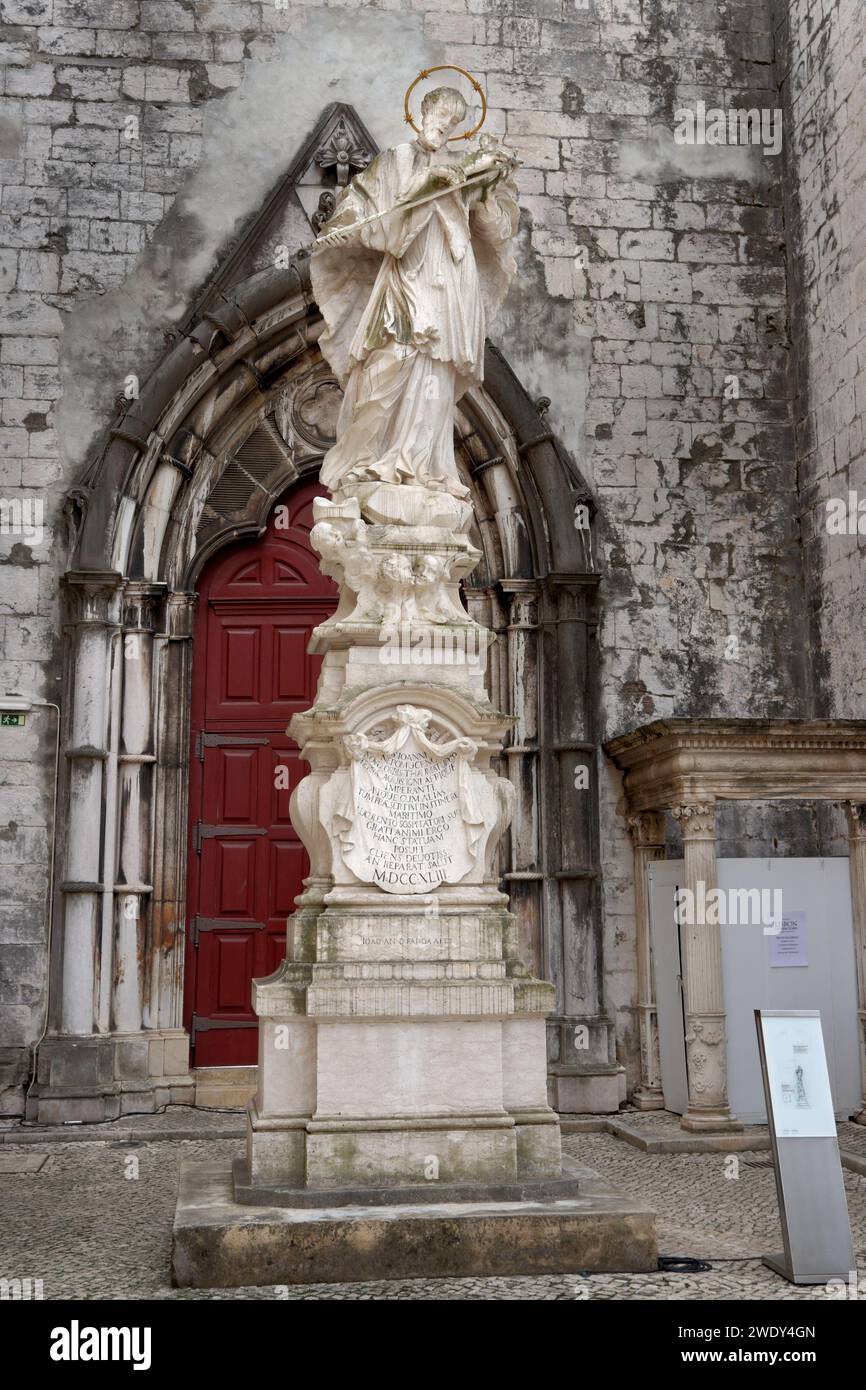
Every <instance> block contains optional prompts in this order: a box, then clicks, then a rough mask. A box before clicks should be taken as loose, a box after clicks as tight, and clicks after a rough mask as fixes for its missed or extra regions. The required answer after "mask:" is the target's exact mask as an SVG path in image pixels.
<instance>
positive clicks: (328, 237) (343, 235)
mask: <svg viewBox="0 0 866 1390" xmlns="http://www.w3.org/2000/svg"><path fill="white" fill-rule="evenodd" d="M352 234H353V228H352V227H335V228H334V230H333V231H332V232H325V233H324V234H323V235H322V236H320V237H319V239H318V244H319V245H320V246H345V244H346V242H347V241H351V239H352Z"/></svg>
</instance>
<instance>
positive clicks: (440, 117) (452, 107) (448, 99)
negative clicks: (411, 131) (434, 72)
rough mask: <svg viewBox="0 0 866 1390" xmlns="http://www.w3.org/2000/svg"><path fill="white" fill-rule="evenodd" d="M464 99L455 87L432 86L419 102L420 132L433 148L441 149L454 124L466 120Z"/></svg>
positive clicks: (466, 107) (456, 124)
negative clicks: (430, 90)
mask: <svg viewBox="0 0 866 1390" xmlns="http://www.w3.org/2000/svg"><path fill="white" fill-rule="evenodd" d="M468 109H469V108H468V106H467V104H466V99H465V97H464V96H463V95H462V93H460V92H458V90H457V88H456V87H434V89H433V91H432V92H426V93H425V95H424V99H423V101H422V102H421V133H422V135H423V136H424V139H425V141H426V142H427V144H428V145H430V146H431V147H432V148H433V149H434V150H438V149H441V147H442V146H443V145H444V144H445V141H446V140H447V139H448V136H449V135H450V134H451V132H452V130H453V129H454V127H455V126H458V125H461V124H462V123H463V121H465V120H466V113H467V111H468Z"/></svg>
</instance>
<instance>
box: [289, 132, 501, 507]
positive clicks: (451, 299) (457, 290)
mask: <svg viewBox="0 0 866 1390" xmlns="http://www.w3.org/2000/svg"><path fill="white" fill-rule="evenodd" d="M436 162H439V163H442V162H451V161H450V160H448V159H447V156H446V155H444V154H443V152H441V151H438V152H434V153H431V152H430V151H429V150H428V149H427V148H426V146H425V145H424V144H423V142H421V141H419V140H414V141H412V142H411V143H408V144H404V145H398V146H396V148H394V149H391V150H386V151H385V152H384V153H383V154H381V155H379V156H378V157H377V158H376V159H374V160H373V161H372V163H371V164H370V165H369V166H368V168H367V169H365V170H364V172H363V173H361V174H358V175H357V176H356V177H355V178H354V179H353V180H352V182H351V183H350V184H349V185H348V187H347V188H346V190H345V192H344V193H343V195H342V197H341V198H340V199H339V201H338V203H337V206H336V209H335V212H334V216H333V217H332V218H331V220H330V221H329V223H328V224H327V227H326V228H325V231H332V230H335V229H337V228H338V227H341V226H347V225H351V224H352V223H354V222H359V221H360V220H361V219H362V218H365V217H369V216H370V215H371V214H372V213H377V212H385V211H386V210H388V209H391V208H394V207H395V206H396V205H397V204H399V203H400V202H401V201H403V200H404V199H405V198H406V195H407V193H408V192H409V190H410V189H411V188H412V187H413V186H414V185H415V183H416V182H417V180H418V177H419V175H421V174H423V172H424V171H425V170H426V169H429V168H430V166H431V164H433V163H436ZM430 187H431V190H432V188H433V187H434V185H432V184H431V185H430ZM414 196H415V197H417V196H420V195H418V194H417V193H416V194H415V195H414ZM517 218H518V207H517V197H516V190H515V188H514V184H513V183H512V182H511V180H510V179H505V178H501V179H500V180H499V181H498V182H497V183H495V185H494V186H492V187H488V188H487V189H486V191H485V193H484V195H483V197H482V196H481V195H480V194H479V193H478V192H474V191H473V193H472V195H471V196H469V190H461V191H458V192H453V193H448V194H445V195H444V196H443V197H441V198H437V199H435V200H433V201H431V202H429V203H425V204H424V205H422V206H421V207H411V206H410V207H409V208H407V209H405V210H401V211H399V212H393V213H391V214H390V215H389V216H387V217H383V218H381V219H380V220H379V221H377V222H374V223H372V224H371V225H370V226H368V227H364V228H362V229H360V230H359V231H358V232H356V233H355V236H354V238H353V240H352V241H351V242H349V243H347V244H345V245H342V246H336V247H326V248H323V249H322V250H319V251H316V252H314V254H313V259H312V279H313V290H314V293H315V296H316V301H317V303H318V305H319V308H320V309H321V311H322V315H323V317H324V319H325V324H326V329H325V332H324V333H323V334H322V337H321V339H320V346H321V349H322V352H323V354H324V356H325V358H326V360H327V361H328V363H329V364H330V366H331V367H332V368H333V370H334V372H335V374H336V375H337V377H338V379H339V381H340V383H341V385H342V386H343V388H344V399H343V405H342V408H341V411H340V417H339V421H338V425H337V442H336V444H335V445H334V447H333V448H332V449H331V450H330V451H329V452H328V454H327V456H326V458H325V461H324V464H323V467H322V472H321V479H322V482H323V483H324V484H325V486H326V487H328V488H330V490H331V491H332V492H333V491H335V490H336V489H337V488H339V486H340V484H341V483H342V482H344V481H347V480H349V478H348V475H349V474H351V475H352V478H351V480H360V479H365V478H370V479H372V478H381V479H383V480H384V481H386V482H410V481H411V482H418V483H421V484H423V485H424V486H426V487H438V488H446V489H447V490H449V491H451V492H453V493H455V494H456V495H458V496H463V495H465V491H466V489H465V488H463V486H462V484H461V483H460V481H459V479H458V475H457V465H456V463H455V460H454V437H453V431H454V406H455V404H456V402H457V401H458V400H459V399H460V397H461V396H462V395H463V394H464V392H466V391H467V390H468V389H469V388H470V387H471V386H474V385H478V384H480V382H481V381H482V380H483V375H484V340H485V336H486V333H487V327H488V324H489V323H490V321H491V320H492V318H493V316H494V315H495V314H496V311H497V310H498V308H499V305H500V304H501V302H502V300H503V298H504V296H505V293H506V291H507V289H508V285H509V283H510V281H511V278H512V276H513V275H514V271H515V268H516V267H515V262H514V258H513V255H512V251H511V243H512V238H513V236H514V233H515V231H516V229H517Z"/></svg>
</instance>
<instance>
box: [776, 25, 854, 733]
mask: <svg viewBox="0 0 866 1390" xmlns="http://www.w3.org/2000/svg"><path fill="white" fill-rule="evenodd" d="M776 25H777V50H778V55H779V72H780V78H781V81H782V91H783V97H784V105H785V118H786V122H787V125H788V127H789V129H790V131H791V137H790V139H789V141H788V144H787V166H788V167H787V179H786V202H785V216H786V223H787V229H788V254H789V258H790V268H791V314H792V317H793V319H794V321H795V322H796V323H797V326H798V332H797V334H796V335H795V338H794V367H795V373H794V389H795V404H794V410H795V420H796V454H797V469H798V475H799V483H800V489H801V494H802V512H803V517H802V525H803V535H804V548H805V557H806V573H807V585H808V593H809V611H810V616H811V619H812V622H813V632H814V645H815V649H816V660H815V662H814V666H813V685H814V689H813V700H814V707H815V712H816V713H817V714H819V715H838V716H840V717H846V716H847V717H851V718H862V717H863V712H864V704H866V700H864V697H866V663H864V659H863V629H864V624H863V612H864V606H866V567H864V564H863V545H864V541H863V536H864V535H866V433H864V420H866V14H864V9H863V5H862V4H861V3H860V0H822V3H821V4H818V5H816V4H814V3H809V0H792V3H791V4H790V5H778V4H777V6H776ZM828 502H830V503H835V506H831V509H830V511H829V512H828V506H827V504H828ZM840 512H844V516H841V515H840Z"/></svg>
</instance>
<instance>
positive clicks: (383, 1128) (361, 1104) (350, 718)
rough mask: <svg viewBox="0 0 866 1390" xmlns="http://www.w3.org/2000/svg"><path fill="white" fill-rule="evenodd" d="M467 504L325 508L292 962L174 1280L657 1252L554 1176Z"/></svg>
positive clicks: (298, 794)
mask: <svg viewBox="0 0 866 1390" xmlns="http://www.w3.org/2000/svg"><path fill="white" fill-rule="evenodd" d="M470 520H471V513H470V509H469V506H468V504H467V503H466V502H465V501H464V500H463V499H462V498H461V497H460V496H459V495H458V494H457V492H449V491H442V492H441V493H438V492H437V493H434V492H431V491H429V490H427V489H425V488H419V487H413V486H408V485H391V484H387V483H369V482H365V483H362V484H358V485H356V486H355V487H354V488H353V489H349V490H346V489H345V488H344V490H343V492H342V493H341V495H340V496H339V497H338V498H336V499H335V500H334V501H331V502H328V501H324V500H323V501H319V502H317V503H316V525H315V526H314V528H313V532H312V542H313V545H314V546H315V547H316V548H317V550H318V551H319V553H320V554H321V555H322V557H323V567H324V568H325V570H326V572H327V573H329V574H331V575H333V576H334V578H335V579H336V580H337V581H338V583H339V585H340V602H339V605H338V607H337V610H336V612H335V613H334V614H333V616H332V617H331V618H329V619H328V620H327V622H325V623H323V624H322V625H321V626H320V627H318V628H317V629H316V630H315V632H314V635H313V640H312V643H311V650H313V651H315V652H321V653H322V654H323V657H324V660H323V664H322V670H321V675H320V679H319V687H318V691H317V696H316V703H315V705H314V706H313V708H312V709H310V710H307V711H306V712H305V713H303V714H298V715H295V716H294V718H293V719H292V722H291V724H290V726H289V729H290V733H291V734H292V736H293V738H295V739H296V740H297V742H298V744H299V745H300V749H301V755H302V757H303V758H305V759H306V760H307V762H308V763H309V766H310V773H309V776H307V777H305V778H304V779H303V781H301V782H300V783H299V784H298V785H297V786H296V787H295V789H294V792H293V794H292V799H291V816H292V823H293V825H294V826H295V828H296V830H297V832H298V834H299V835H300V837H301V839H302V840H303V842H304V844H305V846H306V848H307V851H308V853H309V856H310V873H309V876H308V877H307V878H306V879H305V881H304V889H303V892H302V893H301V894H300V896H299V897H298V898H297V900H296V901H297V908H298V910H297V912H296V913H295V915H294V918H293V920H292V931H291V933H290V934H289V939H290V940H292V941H293V943H294V944H293V953H292V956H291V958H290V959H286V960H285V961H284V962H283V964H282V965H281V966H280V968H279V969H278V970H277V971H276V972H275V974H274V975H272V976H271V977H270V978H269V979H267V980H258V981H256V982H255V983H254V986H253V1002H254V1007H255V1010H256V1013H257V1014H258V1017H259V1069H258V1090H257V1093H256V1097H255V1100H254V1101H253V1102H252V1104H251V1106H250V1109H249V1124H248V1139H247V1152H246V1158H245V1159H244V1160H243V1161H242V1162H239V1163H238V1164H237V1165H236V1167H235V1170H234V1173H233V1174H232V1173H230V1172H229V1171H228V1170H227V1169H223V1168H220V1169H213V1170H209V1171H204V1170H203V1169H201V1168H200V1167H199V1168H198V1169H197V1170H196V1171H194V1172H193V1171H191V1172H190V1173H189V1174H188V1175H187V1176H186V1177H185V1178H184V1181H183V1183H182V1190H181V1195H180V1198H179V1201H178V1210H177V1218H176V1221H175V1245H174V1273H175V1279H176V1281H177V1282H178V1283H180V1284H182V1285H188V1284H194V1285H207V1284H215V1285H223V1284H229V1285H231V1284H245V1283H258V1282H261V1283H272V1282H274V1281H285V1282H292V1283H299V1282H304V1281H305V1280H354V1279H362V1278H369V1277H379V1278H386V1277H389V1276H391V1277H396V1276H398V1275H404V1276H405V1275H416V1276H417V1275H424V1274H427V1275H433V1274H437V1273H442V1274H446V1273H448V1274H462V1273H467V1274H468V1273H488V1274H495V1273H531V1272H534V1271H542V1270H553V1269H556V1270H558V1271H560V1272H568V1271H569V1270H577V1269H583V1270H586V1269H611V1268H616V1269H651V1268H654V1267H655V1258H656V1255H655V1237H654V1232H653V1220H652V1216H651V1214H650V1213H648V1212H647V1211H646V1210H644V1209H643V1208H640V1207H637V1206H635V1205H634V1204H631V1203H628V1202H624V1201H622V1200H621V1199H620V1198H618V1197H617V1196H616V1194H614V1193H612V1192H610V1191H609V1190H608V1189H603V1188H600V1187H598V1184H597V1180H596V1178H595V1175H594V1174H590V1175H588V1177H587V1175H586V1174H585V1173H584V1174H583V1176H581V1175H580V1174H578V1173H576V1172H575V1171H573V1169H567V1170H566V1171H563V1162H562V1155H561V1143H560V1128H559V1120H558V1116H557V1115H556V1113H555V1111H553V1110H552V1109H551V1108H550V1106H549V1104H548V1101H547V1060H546V1045H545V1044H546V1037H545V1035H546V1019H547V1016H548V1015H549V1014H550V1013H551V1011H552V1009H553V1005H554V990H553V986H552V985H550V984H548V983H546V982H545V981H543V980H538V979H535V978H533V976H532V974H531V972H530V971H529V970H528V969H527V968H526V967H525V966H524V965H523V963H522V962H521V960H520V958H519V956H518V951H517V940H518V932H517V923H516V921H515V918H514V917H513V915H512V914H511V913H510V912H509V909H508V899H507V897H506V895H505V894H503V893H501V892H500V891H499V887H498V877H499V876H498V869H497V863H496V852H497V845H498V843H499V840H500V838H501V836H502V834H503V832H504V831H505V829H506V827H507V826H508V823H509V821H510V818H511V810H512V801H513V788H512V785H511V783H510V782H508V781H507V780H505V779H503V778H501V777H499V776H498V775H497V773H496V771H495V769H494V767H493V765H492V764H493V759H494V758H495V757H496V756H497V755H498V753H499V751H500V749H501V745H502V740H503V736H504V734H505V733H506V730H507V728H508V721H507V720H506V719H504V718H503V717H502V716H501V715H500V714H499V713H498V712H497V711H496V710H495V709H494V708H493V707H492V706H491V704H490V701H489V699H488V697H487V694H486V690H485V681H484V657H485V653H486V650H487V646H488V643H489V641H490V640H491V636H490V634H489V633H488V632H487V630H486V629H484V628H482V627H480V626H479V624H477V623H476V622H474V621H473V620H472V619H471V618H470V617H469V615H468V614H467V613H466V612H465V610H464V609H463V607H462V605H461V603H460V598H459V590H458V584H459V580H460V578H461V577H462V575H464V574H466V573H468V572H469V571H470V570H471V569H472V567H473V566H474V565H475V563H476V562H477V560H478V558H479V556H478V553H477V552H476V551H475V550H474V549H473V547H472V546H471V545H470V543H469V541H468V539H467V534H466V533H467V530H468V527H469V524H470ZM594 1184H595V1185H594ZM585 1188H586V1190H584V1189H585ZM251 1208H252V1209H253V1210H252V1211H251Z"/></svg>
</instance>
